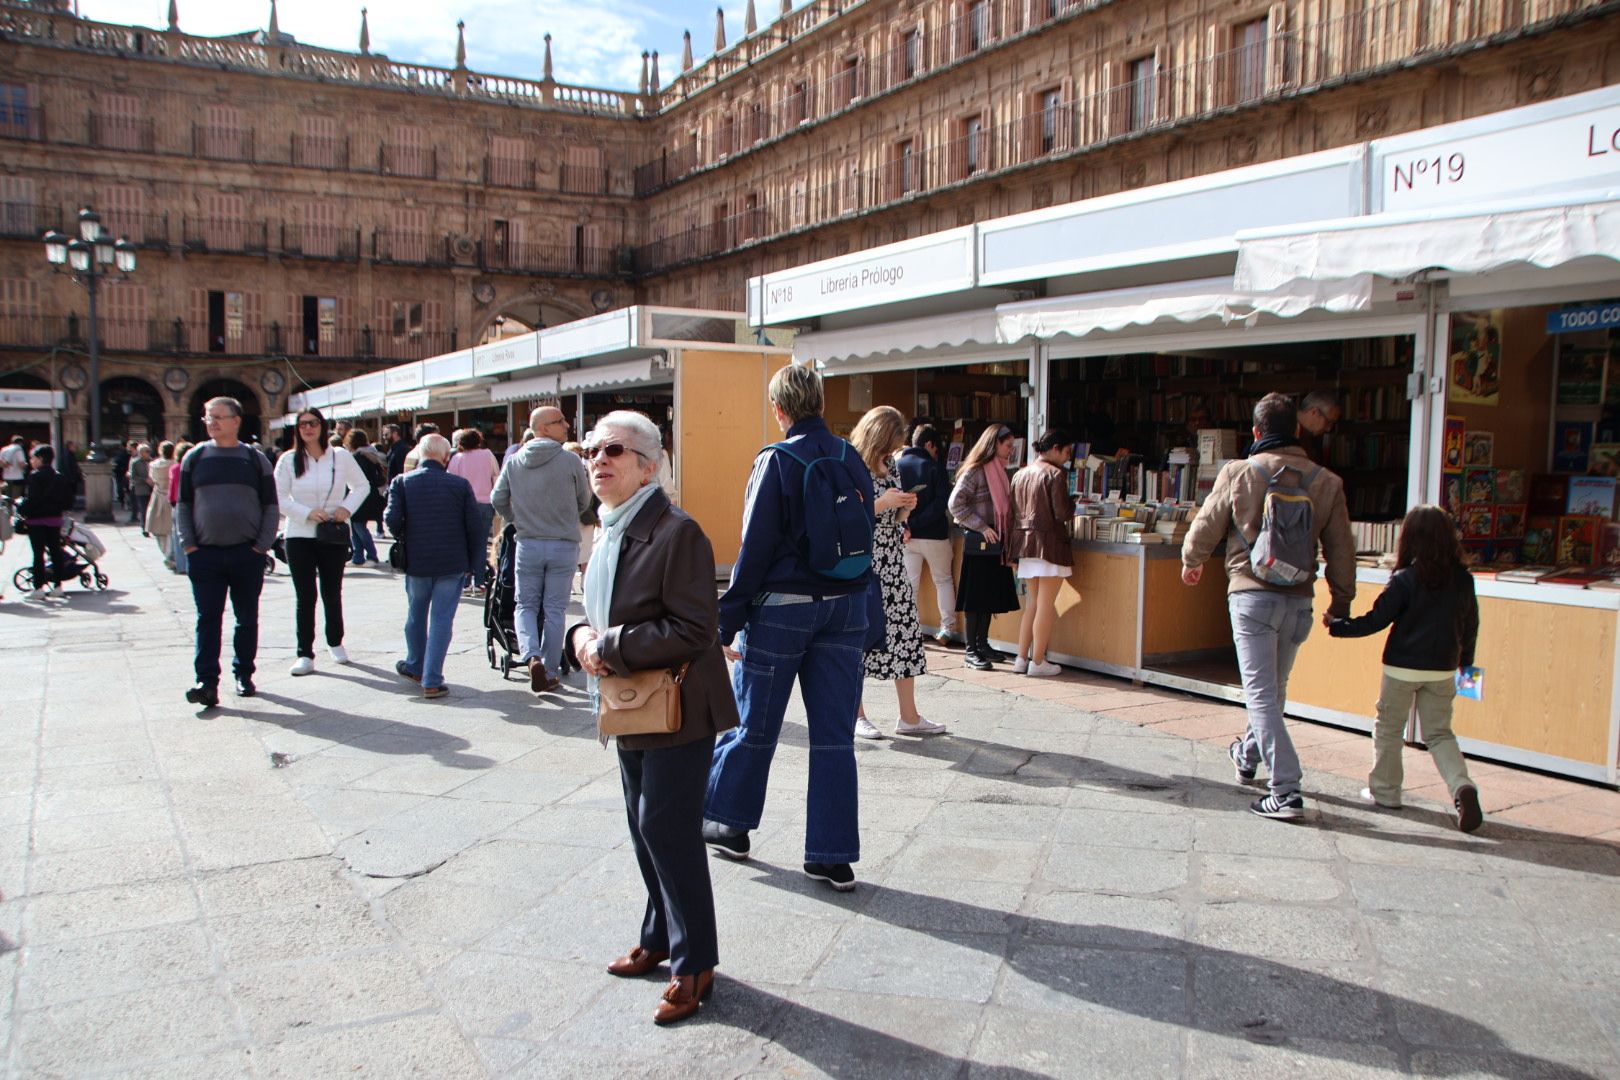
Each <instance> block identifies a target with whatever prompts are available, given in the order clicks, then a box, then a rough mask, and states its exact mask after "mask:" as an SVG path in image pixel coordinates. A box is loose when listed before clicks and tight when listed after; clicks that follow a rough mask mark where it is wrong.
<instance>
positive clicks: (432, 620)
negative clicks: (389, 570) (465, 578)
mask: <svg viewBox="0 0 1620 1080" xmlns="http://www.w3.org/2000/svg"><path fill="white" fill-rule="evenodd" d="M405 599H406V602H407V607H406V609H405V669H406V670H407V671H409V672H410V673H411V674H412V675H420V676H421V677H422V687H423V689H432V688H433V687H435V686H443V685H444V657H445V654H446V653H448V652H449V651H450V629H451V626H452V625H453V624H454V623H455V621H456V608H457V607H458V606H459V605H460V603H461V575H460V574H446V575H444V576H443V577H412V576H409V575H407V576H406V578H405Z"/></svg>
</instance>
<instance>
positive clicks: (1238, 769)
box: [1226, 739, 1258, 784]
mask: <svg viewBox="0 0 1620 1080" xmlns="http://www.w3.org/2000/svg"><path fill="white" fill-rule="evenodd" d="M1242 746H1243V740H1242V739H1233V740H1232V745H1231V746H1228V747H1227V748H1226V756H1227V757H1229V758H1231V759H1232V771H1233V772H1234V773H1236V774H1237V781H1238V783H1240V784H1252V783H1254V775H1255V773H1256V772H1257V771H1258V770H1256V769H1254V768H1251V767H1249V766H1247V765H1244V764H1243V758H1242V757H1241V756H1239V752H1240V750H1241V748H1242Z"/></svg>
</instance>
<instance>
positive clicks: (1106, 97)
mask: <svg viewBox="0 0 1620 1080" xmlns="http://www.w3.org/2000/svg"><path fill="white" fill-rule="evenodd" d="M57 7H59V5H57V4H55V3H50V4H43V3H21V2H18V0H9V2H8V0H0V56H3V57H4V60H5V62H4V63H3V64H0V387H3V386H13V387H19V386H20V387H27V386H46V385H49V386H55V387H59V388H64V389H67V390H68V391H69V393H70V402H69V410H68V413H67V422H66V424H65V431H64V436H65V437H66V438H68V439H73V440H82V439H83V438H84V433H85V430H86V427H87V398H88V395H87V394H86V393H85V392H84V389H83V387H84V382H85V371H84V352H85V341H84V339H85V337H86V320H85V318H84V312H85V296H84V292H83V290H82V289H81V288H80V287H79V286H77V285H75V284H74V283H73V282H72V281H71V280H70V279H69V278H67V277H66V276H65V275H52V274H51V273H49V272H48V271H47V269H46V267H45V262H44V253H43V250H42V247H41V245H40V244H39V242H38V239H39V236H40V233H41V232H42V231H43V230H45V229H49V228H58V229H64V230H66V231H69V232H72V231H74V226H75V222H74V217H75V214H76V210H77V208H78V207H79V206H82V205H93V206H95V207H96V208H97V209H98V211H99V212H100V213H101V216H102V218H103V221H104V223H105V225H106V226H107V227H108V228H109V229H110V230H111V231H112V232H114V233H115V234H117V235H127V236H128V237H129V238H130V239H131V240H132V241H133V242H135V243H137V244H139V245H140V252H139V266H138V269H137V271H136V272H135V273H134V274H133V275H131V277H130V280H129V281H127V282H117V283H110V284H109V286H108V287H105V288H104V289H103V291H102V293H101V319H100V323H99V325H100V327H101V336H102V346H103V350H102V352H103V356H102V360H101V365H100V366H101V375H102V378H103V380H104V393H103V398H104V406H103V429H104V431H105V432H106V434H107V435H109V436H114V435H121V434H126V433H128V434H136V435H152V436H155V435H159V434H162V435H167V436H175V435H179V434H182V433H185V432H188V431H190V430H191V428H192V419H191V418H193V417H195V416H198V415H200V409H199V408H198V407H197V406H198V405H199V404H200V402H199V398H200V397H202V396H206V394H208V393H213V392H219V391H222V390H229V391H231V392H234V393H237V394H239V395H244V396H246V397H247V398H248V399H249V400H250V402H251V406H252V407H253V408H254V409H255V411H256V413H257V414H258V415H260V416H272V415H277V414H279V413H280V412H281V411H282V410H283V408H284V406H285V398H286V395H287V394H288V393H290V392H294V391H296V390H297V389H299V388H300V387H301V386H303V385H306V384H307V385H320V384H322V383H325V382H328V381H331V380H334V379H341V378H346V377H348V376H350V375H352V374H355V373H358V372H360V371H364V370H370V369H374V368H376V367H378V366H386V365H387V364H390V363H395V362H398V361H399V360H401V359H409V358H414V357H419V356H428V355H434V354H437V353H442V352H446V351H449V350H451V349H454V348H459V347H464V346H466V345H469V344H472V343H475V342H476V341H478V340H482V339H483V338H484V337H485V336H487V335H490V334H498V333H502V332H508V331H510V330H516V329H523V328H529V327H534V326H539V325H554V324H556V323H558V322H562V321H566V320H568V319H572V318H577V317H580V316H583V315H587V314H590V313H592V312H594V311H597V310H603V309H606V308H610V307H616V306H621V305H624V304H627V303H633V302H647V303H660V304H674V305H682V306H692V307H706V308H720V309H730V310H736V309H739V308H740V307H741V306H742V303H743V284H744V282H745V281H746V280H747V278H748V277H750V276H752V275H756V274H761V273H765V272H768V271H772V270H777V269H781V268H784V267H789V266H793V265H797V264H801V263H805V262H809V261H813V260H816V259H820V258H827V257H831V256H834V255H839V254H844V253H846V252H848V251H851V250H856V249H859V248H863V247H868V246H875V245H878V244H883V243H888V242H892V241H894V240H899V239H904V238H906V237H911V236H917V235H921V234H924V233H928V232H932V231H936V230H939V229H945V228H951V227H954V226H957V225H962V224H965V223H968V222H972V221H976V220H982V219H985V218H989V217H995V216H999V215H1003V214H1009V213H1016V212H1018V211H1021V210H1027V209H1033V208H1038V207H1041V206H1045V205H1050V204H1053V203H1061V202H1067V201H1072V200H1077V199H1085V198H1091V197H1094V196H1100V195H1106V194H1109V193H1112V192H1117V191H1123V190H1128V189H1131V188H1135V187H1140V186H1143V185H1147V184H1155V183H1161V182H1164V181H1167V180H1174V179H1178V178H1182V177H1189V176H1195V175H1199V174H1204V173H1209V172H1214V171H1218V170H1221V169H1226V168H1231V167H1234V166H1237V165H1242V164H1248V163H1252V162H1258V161H1266V160H1273V159H1277V158H1282V157H1287V156H1290V155H1295V154H1302V153H1308V152H1311V151H1316V150H1324V149H1328V148H1331V147H1336V146H1342V145H1346V144H1349V143H1353V142H1357V141H1363V140H1367V139H1371V138H1377V137H1379V136H1383V135H1388V134H1393V133H1397V132H1400V131H1406V130H1411V129H1415V128H1419V127H1423V126H1427V125H1432V124H1438V123H1444V122H1447V121H1450V120H1457V119H1463V118H1466V117H1469V116H1474V115H1478V114H1481V113H1486V112H1492V111H1496V110H1499V109H1504V108H1509V107H1512V106H1515V105H1520V104H1525V103H1528V102H1532V101H1536V100H1543V99H1546V98H1551V97H1557V96H1561V95H1564V94H1569V93H1574V92H1578V91H1581V90H1586V89H1591V88H1593V87H1597V86H1602V85H1607V84H1612V83H1615V82H1620V4H1617V3H1614V2H1613V0H1607V2H1604V0H1463V2H1456V0H1285V2H1278V3H1265V2H1258V0H1193V2H1189V3H1177V4H1171V3H1164V2H1147V0H1113V2H1108V0H1090V2H1080V3H1073V2H1070V0H840V2H836V3H832V4H827V3H817V4H812V5H807V6H804V7H801V8H799V9H798V10H791V11H785V12H784V13H783V15H782V16H781V18H780V19H779V20H778V21H777V22H775V23H773V24H772V25H770V26H768V27H765V28H764V29H763V30H756V29H755V28H754V27H753V26H751V25H750V26H746V27H744V35H743V37H742V38H741V40H739V41H737V42H736V43H735V44H732V45H729V46H726V45H725V44H724V26H723V24H721V25H720V26H718V27H717V35H716V36H717V40H716V45H717V49H716V51H715V53H714V54H713V55H712V56H711V57H710V58H708V59H707V60H705V61H704V62H703V63H702V64H701V65H695V64H693V63H692V62H691V59H690V56H687V57H683V58H682V62H681V64H680V65H679V67H680V70H679V73H678V74H677V75H676V77H675V78H674V79H673V81H671V82H670V83H668V84H667V85H660V78H659V74H658V63H659V58H658V57H656V56H654V57H651V58H650V63H649V58H648V57H643V71H644V74H643V80H642V86H641V87H639V88H638V90H637V91H635V92H620V91H610V90H600V89H591V88H584V87H573V86H567V85H564V84H560V83H557V82H556V81H555V80H553V79H552V78H551V77H550V70H549V65H550V44H549V39H548V44H547V67H546V71H545V72H543V77H542V78H541V79H539V80H524V79H516V78H507V77H501V76H492V75H485V74H480V73H476V72H474V71H472V70H470V69H469V68H468V67H467V65H466V62H465V54H464V50H458V62H457V65H456V66H455V67H454V68H432V67H427V66H423V65H413V64H402V63H398V62H395V61H392V60H389V59H388V58H387V57H383V56H380V55H375V54H372V53H370V51H369V49H368V48H367V47H366V37H365V30H364V28H362V37H361V49H360V51H359V52H357V53H352V54H351V53H342V52H333V51H328V50H320V49H313V48H309V47H306V46H302V45H299V44H298V43H297V42H296V41H295V40H294V39H292V38H291V37H289V36H287V35H284V34H282V33H281V32H280V30H279V27H277V26H276V24H275V20H274V16H273V14H272V20H271V25H270V27H269V28H268V29H267V30H265V31H260V32H256V33H253V34H246V35H241V36H238V37H231V38H203V37H197V36H193V35H188V34H186V33H184V32H183V31H182V30H181V29H180V27H179V26H178V25H177V22H178V20H177V18H174V16H171V17H172V18H174V21H173V22H172V23H171V26H170V27H169V28H168V29H167V30H162V31H152V30H143V29H138V28H130V27H121V26H112V25H108V24H99V23H93V22H89V21H86V20H80V19H76V18H74V17H73V16H72V15H71V14H67V13H63V12H60V11H57V10H51V9H55V8H57ZM272 11H273V8H272ZM171 12H173V6H171ZM749 19H750V22H752V9H750V15H749ZM115 276H116V275H115Z"/></svg>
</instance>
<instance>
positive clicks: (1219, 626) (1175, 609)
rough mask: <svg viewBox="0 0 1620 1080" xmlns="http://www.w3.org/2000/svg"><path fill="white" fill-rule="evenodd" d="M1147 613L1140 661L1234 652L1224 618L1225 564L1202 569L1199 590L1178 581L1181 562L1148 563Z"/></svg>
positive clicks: (1228, 621)
mask: <svg viewBox="0 0 1620 1080" xmlns="http://www.w3.org/2000/svg"><path fill="white" fill-rule="evenodd" d="M1146 595H1147V600H1146V607H1145V608H1144V612H1143V616H1142V655H1143V657H1144V658H1145V657H1151V656H1164V655H1174V654H1177V653H1190V652H1200V651H1204V650H1209V649H1226V650H1230V649H1231V648H1232V620H1231V618H1230V616H1228V615H1227V612H1226V564H1225V563H1223V562H1222V561H1221V560H1220V559H1218V558H1215V559H1211V560H1209V562H1207V563H1205V564H1204V576H1203V578H1202V579H1201V580H1200V581H1199V582H1198V584H1197V585H1192V586H1188V585H1185V584H1183V583H1182V580H1181V560H1180V559H1179V558H1174V559H1165V558H1152V557H1151V556H1150V557H1149V558H1148V564H1147V588H1146Z"/></svg>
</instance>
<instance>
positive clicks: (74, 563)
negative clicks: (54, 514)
mask: <svg viewBox="0 0 1620 1080" xmlns="http://www.w3.org/2000/svg"><path fill="white" fill-rule="evenodd" d="M105 554H107V545H106V544H104V543H102V542H101V537H99V536H97V535H96V534H95V533H93V532H91V531H90V530H89V529H88V528H86V527H85V526H84V524H83V523H82V522H78V521H72V520H69V521H67V522H66V523H64V524H63V525H62V557H63V558H64V559H66V560H67V562H66V565H64V566H54V567H52V568H51V570H52V576H53V577H54V578H55V580H56V581H57V582H63V581H72V580H73V579H74V578H78V579H79V584H80V585H82V586H84V587H85V588H86V589H92V588H93V589H96V590H98V591H99V590H102V589H105V588H106V587H107V583H108V581H109V579H108V577H107V575H106V574H104V573H102V572H101V567H99V566H97V565H96V560H98V559H100V558H101V557H102V556H103V555H105ZM11 583H12V584H13V585H15V586H17V588H19V589H22V590H25V591H32V590H33V589H34V588H35V585H34V568H33V566H32V565H29V566H25V567H23V568H22V569H21V570H18V571H17V572H16V573H15V574H13V575H12V577H11ZM44 584H46V585H49V584H51V582H45V583H44Z"/></svg>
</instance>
